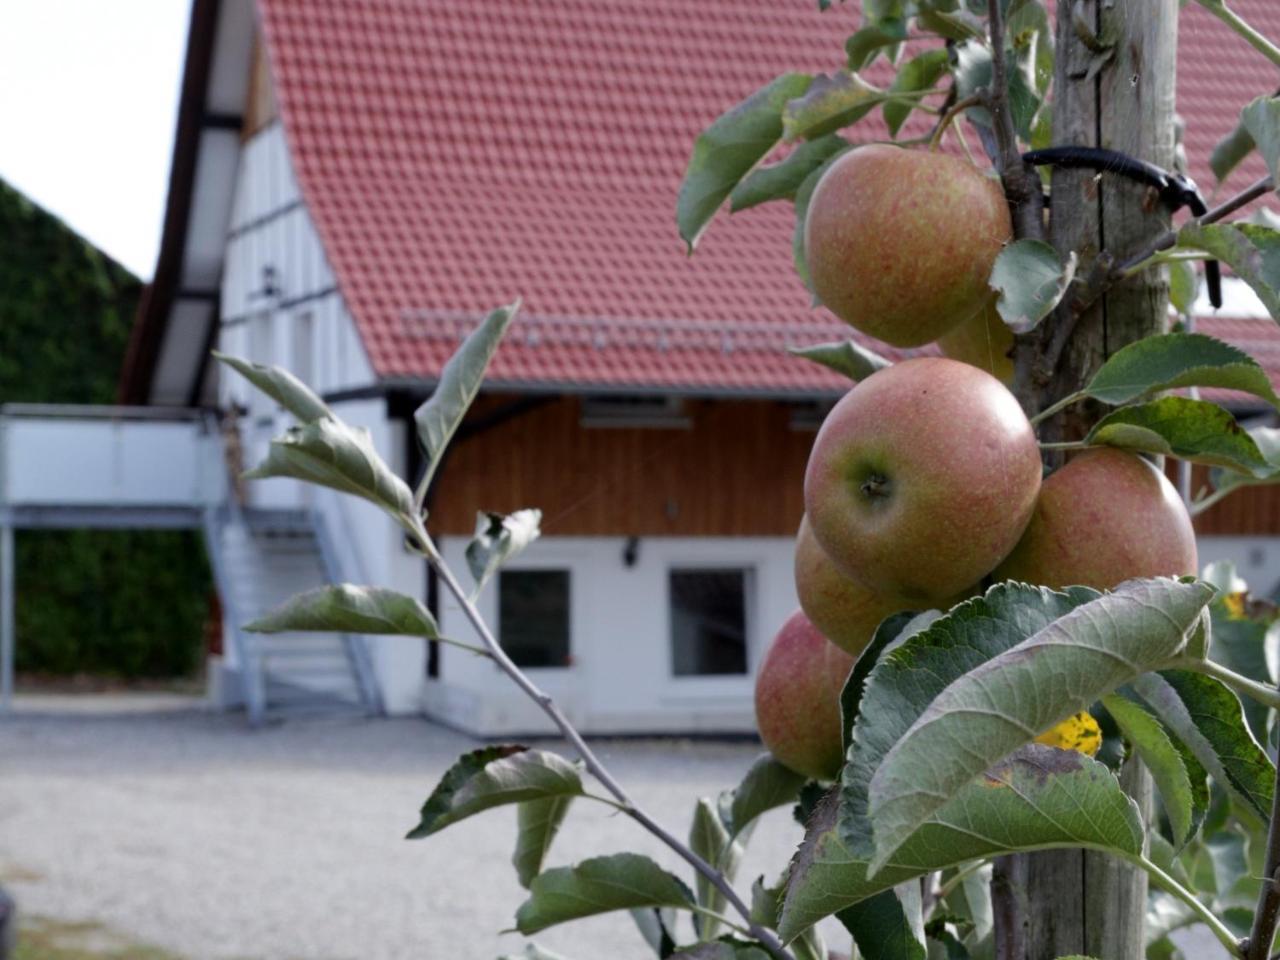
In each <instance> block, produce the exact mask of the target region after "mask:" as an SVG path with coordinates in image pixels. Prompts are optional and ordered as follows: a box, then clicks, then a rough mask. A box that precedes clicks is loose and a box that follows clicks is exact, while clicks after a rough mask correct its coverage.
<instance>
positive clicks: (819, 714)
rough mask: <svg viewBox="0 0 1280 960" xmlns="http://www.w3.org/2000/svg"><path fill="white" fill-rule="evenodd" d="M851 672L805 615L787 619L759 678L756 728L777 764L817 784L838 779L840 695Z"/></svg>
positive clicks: (843, 655) (842, 656)
mask: <svg viewBox="0 0 1280 960" xmlns="http://www.w3.org/2000/svg"><path fill="white" fill-rule="evenodd" d="M852 668H853V657H851V656H849V654H847V653H845V652H844V651H843V650H841V649H840V648H839V647H837V646H836V645H835V644H833V643H831V642H830V641H829V640H827V638H826V637H824V636H823V635H822V634H821V633H820V632H819V631H818V628H817V627H815V626H814V625H813V624H812V623H810V622H809V618H808V617H806V616H805V615H804V613H803V612H802V611H800V610H797V611H796V612H795V613H793V614H792V615H791V616H790V617H788V618H787V622H786V623H784V624H783V625H782V629H781V630H779V631H778V635H777V636H776V637H774V638H773V642H772V643H771V644H770V645H769V649H768V650H767V651H766V652H765V655H764V659H763V660H762V661H761V663H760V669H759V671H758V672H757V673H756V725H757V726H758V727H759V729H760V739H761V740H763V741H764V745H765V746H766V747H767V748H768V750H769V752H770V753H772V754H773V756H774V758H775V759H776V760H777V761H778V762H779V763H781V764H783V765H784V766H787V767H790V768H791V769H792V770H794V771H796V772H797V773H803V774H804V775H805V776H807V777H812V778H814V779H815V780H834V779H835V778H836V777H837V776H838V775H839V773H840V767H841V766H842V765H843V763H844V750H843V749H842V746H841V739H842V730H841V720H840V691H841V690H843V689H844V682H845V680H847V679H848V677H849V671H850V670H851V669H852Z"/></svg>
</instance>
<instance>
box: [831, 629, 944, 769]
mask: <svg viewBox="0 0 1280 960" xmlns="http://www.w3.org/2000/svg"><path fill="white" fill-rule="evenodd" d="M939 616H940V614H938V613H937V612H936V611H929V613H927V614H915V613H895V614H893V615H892V616H890V617H886V618H885V620H884V621H883V622H881V624H880V626H878V627H876V632H875V633H874V634H873V635H872V637H871V642H870V643H868V644H867V645H866V646H865V647H864V648H863V649H862V653H860V654H859V655H858V659H857V660H856V661H855V662H854V664H853V669H852V670H850V671H849V676H848V678H847V679H846V680H845V682H844V688H843V689H842V690H841V691H840V721H841V725H842V730H843V733H842V737H843V741H844V752H845V754H846V755H847V754H848V753H849V747H850V746H851V745H852V744H853V730H854V724H855V723H856V722H857V719H858V712H859V710H860V709H861V706H862V694H863V692H864V691H865V689H866V685H867V677H868V676H869V675H870V673H871V671H872V669H873V668H874V667H875V666H876V664H877V663H878V662H879V660H880V656H881V654H882V653H884V651H885V650H887V649H888V648H889V646H890V645H891V644H894V643H898V642H900V641H899V638H901V641H906V640H908V639H909V638H911V637H912V636H914V635H915V634H917V633H919V632H920V631H921V630H924V629H925V628H927V627H928V626H929V625H930V624H931V623H933V621H934V620H936V619H937V618H938V617H939Z"/></svg>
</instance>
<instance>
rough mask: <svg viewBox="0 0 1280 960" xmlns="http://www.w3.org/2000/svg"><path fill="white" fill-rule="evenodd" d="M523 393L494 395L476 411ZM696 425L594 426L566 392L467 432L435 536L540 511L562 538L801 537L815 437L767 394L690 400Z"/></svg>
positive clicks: (438, 507) (445, 486) (440, 498)
mask: <svg viewBox="0 0 1280 960" xmlns="http://www.w3.org/2000/svg"><path fill="white" fill-rule="evenodd" d="M510 402H511V398H509V397H508V398H499V397H485V398H482V400H481V402H480V403H479V404H478V405H477V408H476V410H475V412H474V414H473V417H474V418H475V419H479V418H483V417H485V416H486V415H491V414H492V413H493V412H494V411H495V410H498V409H500V408H501V407H502V406H503V405H504V404H507V403H510ZM686 412H687V414H688V415H689V419H690V421H691V426H690V428H689V429H643V428H634V427H591V428H584V427H581V426H580V424H579V417H580V404H579V401H577V400H576V399H573V398H560V399H556V400H553V401H550V402H548V403H547V404H546V405H544V406H540V407H537V408H535V409H533V410H532V411H530V412H527V413H524V414H521V415H520V416H517V417H514V418H512V419H510V420H507V421H505V422H503V423H501V424H499V425H497V426H494V427H492V428H490V429H488V430H487V431H485V432H483V433H480V434H477V435H475V436H472V437H470V438H468V439H464V440H462V441H461V442H459V443H457V444H456V445H455V446H454V448H453V449H452V450H451V452H450V454H449V457H448V460H447V461H446V463H445V465H444V467H443V470H442V473H441V475H440V480H439V492H438V493H437V494H436V496H435V499H434V502H433V504H432V513H431V520H430V526H431V529H432V531H433V532H434V533H437V534H445V535H448V534H453V535H463V534H470V533H471V532H472V531H473V530H474V529H475V516H476V512H477V511H479V510H493V511H498V512H502V513H508V512H510V511H512V510H516V509H519V508H521V507H539V508H541V510H542V513H543V521H542V529H543V532H544V533H545V534H548V535H553V536H605V535H610V536H628V535H634V536H792V535H793V534H794V533H795V531H796V527H797V526H798V525H799V522H800V516H801V514H802V513H803V512H804V504H803V499H802V488H803V478H804V468H805V463H806V461H807V459H808V456H809V447H810V445H811V444H812V442H813V438H814V434H813V433H812V432H810V431H797V430H793V429H791V427H790V426H789V421H790V418H791V412H792V410H791V408H790V407H789V406H788V405H787V404H785V403H775V402H766V401H711V400H690V401H687V404H686Z"/></svg>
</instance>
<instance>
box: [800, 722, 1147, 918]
mask: <svg viewBox="0 0 1280 960" xmlns="http://www.w3.org/2000/svg"><path fill="white" fill-rule="evenodd" d="M836 820H837V815H836V802H835V798H834V796H831V797H828V798H827V799H826V800H824V801H823V803H821V804H819V807H818V810H817V811H816V812H815V814H814V817H813V819H812V820H811V822H810V824H809V829H808V830H807V832H806V834H805V839H804V842H803V843H802V844H801V845H800V850H799V851H798V852H797V854H796V857H795V859H794V861H793V862H792V868H791V875H790V880H789V883H788V887H787V895H786V900H785V902H784V904H783V911H782V921H781V923H780V924H779V928H778V932H779V934H780V935H781V936H782V938H783V939H784V940H790V939H791V938H792V937H795V936H796V935H798V934H799V933H800V932H802V931H803V930H805V929H807V928H808V927H810V926H812V925H813V924H814V923H817V922H818V921H819V920H821V919H822V918H823V917H826V916H828V915H830V914H834V913H838V912H839V911H841V910H844V909H845V908H846V907H849V906H851V905H853V904H855V903H859V902H861V901H863V900H865V899H867V898H868V897H871V896H874V895H875V894H877V893H880V892H881V891H883V890H890V889H892V888H893V887H895V886H897V885H898V884H900V883H903V882H905V881H908V880H911V879H914V878H916V877H919V876H923V875H924V874H926V873H930V872H932V871H934V870H943V869H946V868H948V867H953V866H957V865H959V864H962V863H966V862H968V861H971V860H978V859H985V858H986V857H990V856H997V855H1000V854H1004V853H1014V852H1018V851H1024V850H1042V849H1048V848H1052V847H1089V848H1092V849H1097V850H1109V851H1113V852H1116V853H1119V854H1121V855H1125V856H1136V855H1137V854H1138V853H1140V852H1141V850H1142V843H1143V834H1144V828H1143V825H1142V821H1141V818H1140V817H1139V815H1138V810H1137V807H1136V806H1135V804H1134V803H1133V801H1132V800H1130V799H1129V798H1128V797H1127V796H1126V795H1125V793H1124V791H1123V790H1121V789H1120V783H1119V781H1118V780H1117V779H1116V777H1115V775H1114V774H1113V773H1112V772H1111V771H1110V770H1108V769H1107V768H1106V767H1105V766H1104V765H1103V764H1101V763H1098V762H1097V761H1096V760H1092V759H1090V758H1089V757H1086V756H1085V755H1084V754H1081V753H1076V752H1075V751H1071V750H1055V749H1054V748H1052V747H1046V746H1042V745H1041V744H1034V743H1033V744H1027V745H1026V746H1024V747H1021V748H1019V749H1018V750H1017V751H1015V752H1014V753H1013V754H1011V755H1010V756H1008V757H1006V758H1004V759H1003V760H1001V761H1000V762H998V763H997V764H996V765H995V766H993V767H991V768H990V769H989V770H987V771H986V773H985V774H984V775H983V776H982V777H980V778H979V779H977V780H974V781H973V782H970V783H968V784H966V785H965V786H964V787H962V788H961V789H960V790H959V791H958V792H957V793H956V795H955V796H954V797H953V798H952V799H951V801H950V802H948V803H947V804H945V805H944V806H942V807H941V808H939V809H938V810H936V811H935V812H934V813H933V814H932V815H931V816H930V817H929V818H928V820H926V821H925V822H924V823H923V824H921V826H920V828H919V829H918V830H916V831H915V833H914V834H913V835H912V836H911V837H910V838H909V839H908V840H907V842H906V843H904V844H903V845H902V846H901V847H899V848H898V850H897V851H896V852H895V853H894V854H893V856H892V857H890V859H889V861H888V862H887V863H886V864H885V865H884V866H883V867H882V868H881V869H880V870H879V871H878V872H876V873H875V874H874V875H871V876H869V875H868V870H867V866H868V858H867V857H866V856H865V855H864V854H860V853H858V852H857V851H856V850H853V849H851V847H850V845H849V843H848V842H847V841H846V838H845V837H844V835H843V831H842V830H841V829H839V827H838V826H837V823H836Z"/></svg>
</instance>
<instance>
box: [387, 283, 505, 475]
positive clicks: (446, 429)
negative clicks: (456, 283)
mask: <svg viewBox="0 0 1280 960" xmlns="http://www.w3.org/2000/svg"><path fill="white" fill-rule="evenodd" d="M519 310H520V301H519V300H517V301H515V302H514V303H511V304H508V305H507V306H505V307H499V308H498V309H497V310H494V311H491V312H490V313H489V315H488V316H487V317H485V318H484V320H482V321H481V322H480V325H479V326H478V327H476V328H475V330H473V331H472V332H471V333H470V334H469V335H468V336H467V339H466V340H464V341H463V342H462V346H460V347H459V348H458V350H457V352H455V353H454V355H453V356H451V357H450V358H449V361H448V363H446V364H445V365H444V369H443V370H441V371H440V380H439V382H438V383H437V384H436V388H435V389H434V390H433V391H432V392H431V396H430V397H428V398H427V401H426V402H425V403H423V404H422V406H420V407H418V409H417V410H415V411H414V414H413V422H414V423H415V424H416V426H417V430H418V443H419V445H420V446H421V447H422V452H423V456H424V459H425V460H426V468H425V472H424V475H423V478H422V481H421V483H422V488H423V489H425V488H426V487H427V485H428V484H430V483H431V478H432V477H433V476H434V475H435V472H436V469H437V468H438V467H439V466H440V460H441V458H442V457H443V456H444V452H445V449H446V448H447V447H448V446H449V441H450V440H452V439H453V435H454V434H455V433H456V432H457V430H458V427H459V426H460V425H461V424H462V419H463V417H465V416H466V415H467V411H468V410H469V409H470V408H471V403H472V401H473V400H475V398H476V394H477V393H479V392H480V384H481V383H483V382H484V375H485V371H487V370H488V369H489V361H490V360H492V359H493V355H494V353H496V352H497V350H498V344H500V343H501V342H502V338H503V336H504V335H505V334H506V332H507V328H508V327H510V326H511V322H512V321H513V320H514V319H515V317H516V313H518V312H519Z"/></svg>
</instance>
